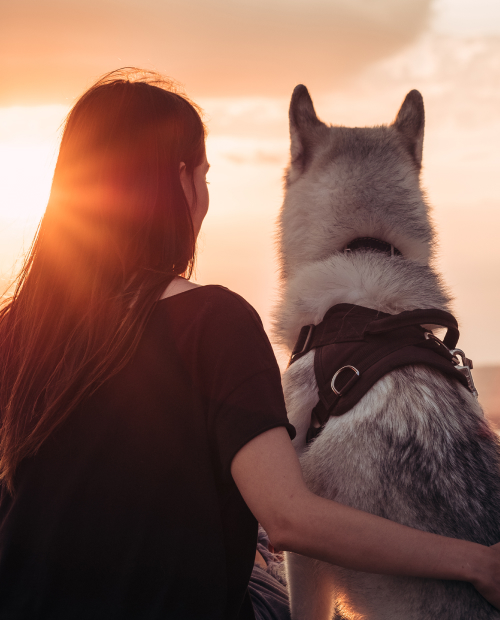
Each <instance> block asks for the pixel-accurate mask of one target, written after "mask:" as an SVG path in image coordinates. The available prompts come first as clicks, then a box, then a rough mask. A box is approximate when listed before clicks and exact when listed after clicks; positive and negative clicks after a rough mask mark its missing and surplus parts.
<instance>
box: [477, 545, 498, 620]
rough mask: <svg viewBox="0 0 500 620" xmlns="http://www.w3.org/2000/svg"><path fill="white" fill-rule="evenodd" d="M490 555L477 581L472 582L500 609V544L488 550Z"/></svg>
mask: <svg viewBox="0 0 500 620" xmlns="http://www.w3.org/2000/svg"><path fill="white" fill-rule="evenodd" d="M488 551H490V553H489V554H488V555H487V556H486V560H488V561H485V563H484V566H483V570H482V571H481V575H480V576H479V577H477V579H473V580H472V584H473V585H474V587H475V588H476V590H477V591H478V592H479V593H480V594H481V595H482V596H484V598H485V599H486V600H487V601H488V602H489V603H491V604H492V605H493V606H494V607H496V608H497V609H500V543H497V544H496V545H493V546H492V547H490V548H489V549H488Z"/></svg>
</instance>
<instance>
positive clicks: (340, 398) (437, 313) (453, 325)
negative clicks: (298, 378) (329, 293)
mask: <svg viewBox="0 0 500 620" xmlns="http://www.w3.org/2000/svg"><path fill="white" fill-rule="evenodd" d="M422 325H439V326H441V327H445V328H447V333H446V336H445V337H444V339H443V340H442V341H441V340H439V339H438V338H436V336H434V334H432V332H430V331H428V330H426V329H425V328H424V327H422ZM458 337H459V331H458V324H457V321H456V319H455V317H453V315H451V314H450V313H449V312H445V311H443V310H435V309H431V310H427V309H425V310H410V311H405V312H400V313H399V314H394V315H391V314H387V313H385V312H379V311H377V310H372V309H371V308H364V307H363V306H356V305H354V304H337V305H335V306H333V307H332V308H330V309H329V310H328V312H327V313H326V314H325V317H324V318H323V320H322V321H321V323H319V324H318V325H306V326H304V327H303V328H302V329H301V331H300V334H299V337H298V339H297V343H296V344H295V347H294V350H293V353H292V357H291V359H290V364H293V363H294V362H295V361H296V360H297V359H299V358H300V357H302V356H303V355H305V354H306V353H308V352H309V351H311V350H314V351H315V353H314V373H315V375H316V383H317V385H318V395H319V402H318V404H317V405H316V406H315V407H314V409H313V411H312V414H311V426H310V427H309V430H308V432H307V442H308V443H309V442H310V441H311V440H312V439H314V438H315V437H316V436H317V435H318V434H319V433H320V432H321V430H322V429H323V427H324V426H325V424H326V423H327V421H328V420H329V418H330V417H332V416H341V415H343V414H344V413H347V412H348V411H350V410H351V409H352V408H353V407H354V405H356V404H357V403H358V402H359V400H361V398H362V397H363V396H364V395H365V394H366V392H368V390H369V389H370V388H371V387H372V386H373V385H374V384H375V383H376V382H377V381H378V380H379V379H381V378H382V377H383V376H384V375H386V374H387V373H389V372H391V371H392V370H395V369H396V368H400V367H401V366H409V365H414V364H424V365H426V366H430V367H431V368H433V369H434V370H437V371H438V372H441V373H443V374H445V375H447V376H451V377H453V378H454V379H456V380H457V381H459V382H460V383H461V384H462V385H464V386H465V387H466V388H467V389H468V390H469V391H470V392H472V393H473V394H474V395H475V396H476V397H477V392H476V389H475V387H474V382H473V380H472V374H471V372H470V370H471V368H472V361H471V360H469V359H467V358H466V357H465V354H464V352H463V351H462V350H460V349H456V348H455V347H456V345H457V342H458Z"/></svg>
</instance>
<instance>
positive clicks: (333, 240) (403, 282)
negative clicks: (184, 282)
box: [276, 87, 500, 620]
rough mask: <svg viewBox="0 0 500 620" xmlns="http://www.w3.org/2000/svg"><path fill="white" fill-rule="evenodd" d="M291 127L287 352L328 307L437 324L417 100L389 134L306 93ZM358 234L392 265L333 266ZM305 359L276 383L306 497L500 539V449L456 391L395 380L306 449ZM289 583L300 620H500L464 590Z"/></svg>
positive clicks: (313, 568)
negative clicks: (335, 115) (429, 316)
mask: <svg viewBox="0 0 500 620" xmlns="http://www.w3.org/2000/svg"><path fill="white" fill-rule="evenodd" d="M290 119H291V135H292V163H291V165H290V168H289V171H288V176H287V178H288V182H287V193H286V197H285V203H284V208H283V211H282V217H281V239H280V242H281V253H282V272H283V296H282V300H281V302H280V304H279V306H278V308H277V312H276V335H277V338H278V340H279V341H280V342H281V344H283V345H285V346H286V347H288V349H291V348H292V347H293V344H294V341H295V339H296V337H297V335H298V331H299V329H300V327H301V326H302V325H305V324H310V323H315V324H317V323H319V322H320V321H321V320H322V318H323V316H324V314H325V312H326V310H328V308H329V307H331V306H333V305H335V304H337V303H354V304H358V305H363V306H366V307H369V308H374V309H376V310H381V311H384V312H388V313H390V314H395V313H398V312H401V311H403V310H413V309H416V308H438V309H442V310H447V309H448V305H449V298H448V295H447V294H446V291H445V290H444V287H443V285H442V283H441V282H440V279H439V277H438V276H437V274H436V273H435V272H434V271H433V269H432V268H431V267H430V266H429V264H428V263H429V257H430V256H431V254H432V239H433V235H432V227H431V225H430V222H429V219H428V209H427V207H426V205H425V202H424V200H423V198H422V194H421V191H420V187H419V182H418V173H419V169H420V162H421V150H422V138H423V106H422V103H421V97H420V95H419V94H418V93H416V91H412V93H410V95H409V97H407V100H406V101H405V103H404V104H403V106H402V108H401V110H400V112H399V115H398V117H397V119H396V121H395V123H394V124H393V125H392V126H390V127H378V128H373V129H352V130H351V129H348V128H330V127H327V126H326V125H324V124H323V123H321V121H319V120H318V119H317V117H316V115H315V113H314V109H313V107H312V102H311V101H310V98H309V95H308V93H307V91H306V90H305V89H304V87H300V88H299V89H298V90H296V92H295V93H294V97H293V98H292V105H291V110H290ZM350 132H352V133H350ZM365 236H370V237H376V238H377V239H382V240H383V241H385V242H387V243H390V244H394V245H395V246H396V247H398V248H399V250H401V252H402V256H393V257H388V256H385V255H384V254H381V253H380V252H375V251H356V252H349V253H344V252H342V249H343V248H344V247H345V245H346V244H347V243H349V242H350V241H352V240H353V239H355V238H358V237H365ZM313 360H314V352H310V353H308V354H307V355H305V356H304V357H302V358H301V359H299V360H298V361H296V362H294V364H292V365H291V366H290V367H289V369H288V370H287V372H286V373H285V375H284V382H283V383H284V391H285V397H286V400H287V407H288V411H289V417H290V421H291V422H292V423H293V424H295V426H296V428H297V430H298V433H297V439H296V448H297V450H298V452H299V454H300V456H301V463H302V467H303V471H304V476H305V479H306V481H307V484H308V486H309V487H310V488H311V490H313V491H314V492H316V493H318V494H319V495H322V496H324V497H329V498H331V499H336V500H337V501H339V502H341V503H344V504H348V505H350V506H353V507H356V508H359V509H362V510H365V511H368V512H371V513H374V514H377V515H380V516H382V517H386V518H388V519H391V520H394V521H397V522H399V523H402V524H405V525H409V526H411V527H415V528H417V529H422V530H427V531H431V532H434V533H437V534H443V535H446V536H450V537H455V538H462V539H466V540H471V541H475V542H478V543H481V544H485V545H491V544H493V543H496V542H498V541H500V525H499V523H498V515H499V514H500V457H499V455H500V451H499V444H498V440H497V438H496V435H495V433H493V432H492V430H491V429H490V427H489V426H488V424H487V422H486V420H485V419H484V416H483V413H482V410H481V407H480V406H479V404H478V403H477V401H476V400H475V399H474V397H473V396H472V394H471V393H470V392H469V391H468V390H467V389H466V388H465V387H463V386H462V385H460V384H459V383H458V382H457V381H455V380H453V379H451V378H448V377H445V376H444V375H442V374H440V373H438V372H436V371H433V370H431V369H430V368H427V367H425V366H419V365H408V366H405V367H403V368H399V369H397V370H395V371H392V372H391V373H389V374H387V375H386V376H385V377H384V378H383V379H381V380H380V381H378V382H377V383H376V384H375V385H374V386H373V388H372V389H371V390H369V391H368V393H367V394H366V395H365V396H363V398H362V399H361V400H360V401H359V402H358V404H357V405H356V406H355V407H354V408H353V409H351V410H350V411H349V412H348V413H347V414H345V415H343V416H341V417H338V418H330V420H329V421H328V423H327V424H326V426H325V428H324V429H323V430H322V432H321V433H320V435H319V436H318V437H317V438H316V439H315V440H314V441H313V442H312V443H311V444H310V445H309V446H308V447H306V445H305V433H306V430H307V427H308V426H309V423H310V413H311V409H312V408H313V407H314V405H315V404H316V402H317V400H318V396H317V385H316V380H315V373H314V367H313ZM288 576H289V585H290V590H291V601H292V615H293V617H294V619H296V618H318V619H320V618H325V619H326V618H331V617H332V614H335V617H336V618H339V619H340V618H345V619H346V620H347V619H349V620H351V619H352V620H354V619H358V618H359V619H361V618H367V619H372V620H379V619H380V620H382V619H383V620H435V619H438V618H439V619H440V620H473V619H474V620H482V619H487V618H488V619H491V618H500V613H498V612H496V611H495V610H494V609H493V607H492V606H491V605H489V604H488V603H487V602H486V601H485V600H484V599H482V597H480V596H479V594H478V593H477V592H476V591H475V589H474V588H473V587H472V586H471V585H470V584H467V583H460V582H444V581H443V582H439V581H432V580H419V579H407V578H399V577H387V576H381V575H371V574H365V573H359V572H354V571H348V570H343V569H340V568H338V567H333V566H330V565H327V564H325V563H321V562H317V561H314V560H310V559H307V558H302V557H301V556H296V555H290V556H289V558H288Z"/></svg>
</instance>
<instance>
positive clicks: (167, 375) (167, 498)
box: [0, 286, 287, 620]
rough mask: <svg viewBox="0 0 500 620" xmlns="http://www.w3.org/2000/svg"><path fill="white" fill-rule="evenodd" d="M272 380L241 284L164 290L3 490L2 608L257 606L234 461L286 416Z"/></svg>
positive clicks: (54, 616) (141, 610)
mask: <svg viewBox="0 0 500 620" xmlns="http://www.w3.org/2000/svg"><path fill="white" fill-rule="evenodd" d="M276 386H278V387H279V370H278V368H277V365H276V362H275V360H274V358H273V354H272V350H271V348H270V346H269V343H268V341H267V338H266V337H265V334H264V331H263V329H262V325H261V323H260V320H259V319H258V317H257V315H256V313H255V312H254V311H253V309H252V308H251V307H250V306H248V304H247V303H246V302H244V301H243V300H242V299H241V298H240V297H239V296H237V295H235V294H234V293H231V292H229V291H227V290H226V289H223V288H221V287H215V286H208V287H200V288H196V289H192V290H190V291H188V292H185V293H182V294H180V295H176V296H174V297H169V298H167V299H163V300H161V301H160V302H158V303H157V305H156V307H155V310H154V312H153V315H152V316H151V318H150V320H149V322H148V324H147V327H146V330H145V332H144V334H143V337H142V339H141V341H140V343H139V346H138V348H137V350H136V352H135V354H134V356H133V358H132V359H131V361H130V362H129V363H128V364H127V366H126V367H125V368H124V369H123V370H122V371H120V373H118V374H117V375H115V376H114V377H112V378H111V379H110V380H109V381H108V382H107V383H105V384H104V385H103V386H102V387H101V388H100V389H99V390H98V392H96V393H95V394H94V395H93V396H92V397H91V398H90V399H87V400H86V401H84V402H83V403H81V405H80V406H79V407H78V408H77V410H75V411H74V412H73V413H72V415H71V416H69V417H68V419H67V420H66V421H65V422H64V423H63V424H62V425H61V426H60V427H59V428H58V429H57V430H56V431H55V432H54V433H53V434H52V435H51V436H50V437H49V438H48V440H47V441H46V442H45V443H44V444H43V445H42V447H41V449H40V450H39V452H38V454H37V455H36V456H35V457H33V458H30V459H26V460H24V461H23V462H22V463H21V465H20V467H19V470H18V474H17V476H16V489H17V491H16V494H15V495H14V498H13V499H11V498H10V496H9V495H8V494H7V493H4V494H3V498H2V503H1V506H0V517H1V520H2V527H1V529H0V549H1V561H0V617H2V618H12V619H14V618H15V619H16V620H17V619H19V618H26V619H28V618H29V619H30V620H36V619H38V618H50V619H51V620H58V619H61V620H62V619H64V620H67V619H68V618H72V619H73V618H75V619H76V618H96V619H98V618H106V619H107V620H108V619H109V620H111V619H112V618H117V619H118V618H120V619H125V618H131V619H132V618H134V619H137V618H151V619H153V618H162V619H163V618H179V617H183V618H184V617H185V618H189V617H193V618H221V617H228V618H233V617H234V618H236V617H241V618H245V617H250V618H251V617H252V612H251V608H250V606H249V600H248V595H247V594H246V586H247V583H248V579H249V576H250V573H251V570H252V566H253V559H254V555H255V542H256V531H257V524H256V521H255V519H254V517H253V516H252V514H251V513H250V511H249V509H248V508H247V506H246V504H245V503H244V501H243V499H242V498H241V495H240V494H239V492H238V490H237V487H236V485H235V484H234V482H233V480H232V478H231V476H230V472H229V466H230V463H231V461H232V458H233V456H234V454H236V452H237V451H238V450H239V449H240V448H241V446H242V445H244V444H245V443H246V442H247V441H248V440H249V439H250V438H252V437H254V436H256V435H258V434H259V433H261V432H263V431H264V430H267V429H268V428H272V427H273V426H280V425H285V424H286V423H287V420H286V413H285V409H284V404H283V398H282V394H281V393H280V391H279V389H278V390H277V389H276ZM223 550H225V553H223ZM239 610H240V611H241V614H240V615H239V613H238V612H239Z"/></svg>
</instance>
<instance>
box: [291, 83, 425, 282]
mask: <svg viewBox="0 0 500 620" xmlns="http://www.w3.org/2000/svg"><path fill="white" fill-rule="evenodd" d="M423 136H424V105H423V100H422V96H421V95H420V93H419V92H418V91H416V90H412V91H411V92H410V93H408V95H407V96H406V99H405V100H404V102H403V104H402V106H401V109H400V110H399V112H398V114H397V116H396V120H395V121H394V122H393V123H392V125H388V126H379V127H363V128H360V127H354V128H350V127H341V126H328V125H326V124H325V123H323V122H322V121H320V120H319V119H318V117H317V116H316V112H315V110H314V106H313V103H312V100H311V97H310V95H309V92H308V90H307V88H306V87H305V86H302V85H299V86H297V87H296V88H295V90H294V92H293V95H292V100H291V103H290V137H291V149H290V154H291V158H290V165H289V167H288V169H287V171H286V176H285V186H286V187H285V200H284V204H283V209H282V212H281V216H280V251H281V265H282V274H283V276H284V277H287V276H288V275H290V274H291V273H293V271H294V270H295V269H296V268H297V267H299V266H301V265H303V264H304V263H308V262H312V261H316V260H321V259H324V258H325V257H327V256H329V255H330V254H332V253H334V252H340V251H342V250H343V248H344V247H345V246H346V245H347V244H348V243H349V242H350V241H352V240H354V239H356V238H359V237H374V238H376V239H380V240H382V241H386V242H387V243H390V244H393V245H394V246H395V247H397V248H398V249H399V250H400V251H401V252H402V253H403V255H404V256H405V257H406V258H410V259H413V260H417V261H419V262H421V263H423V264H427V263H428V261H429V258H430V254H431V242H432V226H431V223H430V220H429V214H428V207H427V205H426V203H425V200H424V197H423V195H422V191H421V189H420V183H419V175H420V168H421V163H422V145H423Z"/></svg>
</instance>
